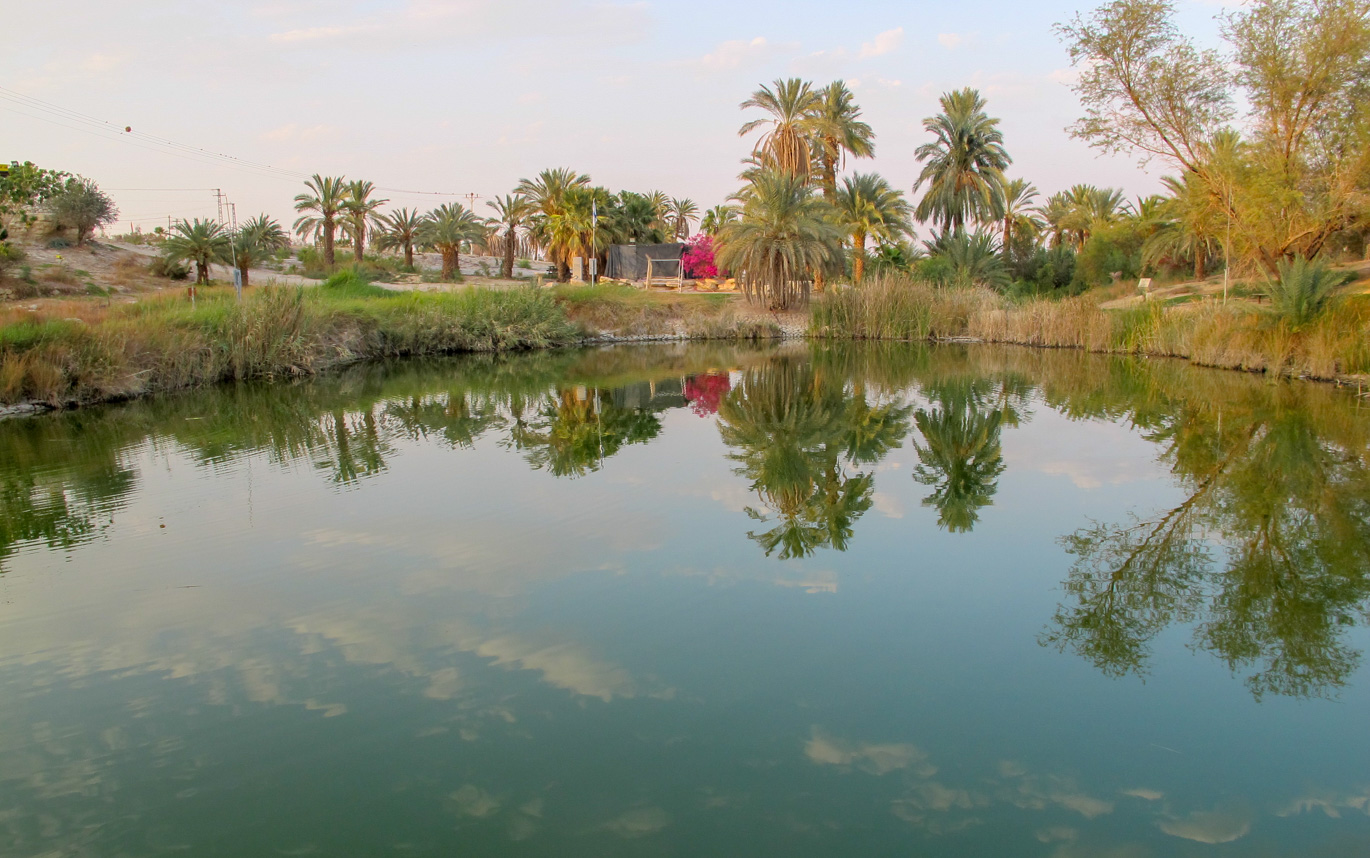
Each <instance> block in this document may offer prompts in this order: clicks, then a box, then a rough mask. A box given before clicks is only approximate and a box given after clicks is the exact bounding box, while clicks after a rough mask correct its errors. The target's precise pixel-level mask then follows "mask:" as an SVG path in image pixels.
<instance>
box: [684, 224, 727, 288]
mask: <svg viewBox="0 0 1370 858" xmlns="http://www.w3.org/2000/svg"><path fill="white" fill-rule="evenodd" d="M680 260H681V262H682V263H683V264H684V266H685V276H686V277H689V278H692V279H694V280H698V279H700V278H702V277H718V276H719V270H718V264H717V263H716V262H714V238H713V236H711V235H709V234H707V233H703V232H701V233H698V234H697V235H695V237H694V238H692V239H690V242H689V244H687V245H686V246H685V253H684V255H682V256H681V257H680Z"/></svg>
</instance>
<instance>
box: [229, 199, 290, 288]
mask: <svg viewBox="0 0 1370 858" xmlns="http://www.w3.org/2000/svg"><path fill="white" fill-rule="evenodd" d="M289 243H290V239H289V238H287V237H286V234H285V230H283V229H281V225H280V224H279V223H277V222H276V219H275V218H273V217H271V216H269V215H264V214H262V215H257V216H256V217H254V218H252V219H251V220H249V221H247V222H246V223H244V224H243V225H242V226H241V227H240V228H239V229H238V234H237V235H235V236H234V237H233V261H234V262H235V263H236V264H237V266H238V270H239V271H240V272H242V277H243V288H247V286H248V285H249V284H248V271H249V269H251V268H252V267H253V266H255V265H257V264H259V263H260V262H261V261H262V260H264V259H266V258H267V257H269V256H270V255H271V254H272V253H274V252H275V251H276V250H277V249H279V248H282V247H285V246H286V245H287V244H289Z"/></svg>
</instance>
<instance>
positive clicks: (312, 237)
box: [294, 173, 347, 268]
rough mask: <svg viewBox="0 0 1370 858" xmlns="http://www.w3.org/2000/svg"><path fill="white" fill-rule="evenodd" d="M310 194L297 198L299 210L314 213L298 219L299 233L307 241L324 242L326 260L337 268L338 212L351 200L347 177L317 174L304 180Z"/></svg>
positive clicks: (300, 195)
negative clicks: (335, 250)
mask: <svg viewBox="0 0 1370 858" xmlns="http://www.w3.org/2000/svg"><path fill="white" fill-rule="evenodd" d="M304 186H305V187H306V188H308V189H309V191H308V192H307V193H303V194H298V195H296V197H295V211H297V212H313V214H305V215H301V216H300V217H299V218H297V219H296V220H295V226H294V229H295V232H296V234H298V235H299V236H300V237H301V238H303V239H305V240H306V241H320V240H321V241H322V242H323V261H324V265H327V266H328V267H329V268H332V267H333V263H334V259H333V240H334V237H335V236H336V235H337V231H338V214H339V213H340V212H342V210H343V201H344V200H346V199H347V179H346V177H345V176H320V175H319V174H318V173H315V174H314V175H313V176H311V177H310V178H309V179H307V180H306V181H305V183H304Z"/></svg>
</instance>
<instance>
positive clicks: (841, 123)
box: [805, 80, 875, 205]
mask: <svg viewBox="0 0 1370 858" xmlns="http://www.w3.org/2000/svg"><path fill="white" fill-rule="evenodd" d="M805 125H806V131H807V133H808V135H809V138H810V140H812V141H813V142H812V149H813V155H814V160H815V161H816V162H817V164H816V166H817V168H818V183H819V184H820V185H821V186H822V187H823V196H824V197H825V198H827V200H828V202H829V203H831V204H833V205H836V204H837V171H838V169H840V168H841V167H842V166H843V163H844V162H845V160H846V158H847V156H848V155H850V156H851V157H853V158H872V157H874V156H875V132H874V131H872V130H871V127H870V126H869V125H867V124H866V123H865V122H862V121H861V108H860V107H858V106H857V104H856V98H855V96H853V95H852V92H851V90H850V89H848V88H847V84H846V83H845V82H843V81H840V80H836V81H833V82H832V83H830V84H828V85H827V86H825V87H823V88H822V89H821V90H819V91H818V98H817V100H816V101H815V103H814V104H813V105H812V106H811V107H810V109H809V115H808V118H807V120H806V121H805Z"/></svg>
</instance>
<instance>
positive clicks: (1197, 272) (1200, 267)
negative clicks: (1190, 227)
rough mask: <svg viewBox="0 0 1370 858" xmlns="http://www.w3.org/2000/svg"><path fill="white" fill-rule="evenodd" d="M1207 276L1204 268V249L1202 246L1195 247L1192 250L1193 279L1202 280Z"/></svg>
mask: <svg viewBox="0 0 1370 858" xmlns="http://www.w3.org/2000/svg"><path fill="white" fill-rule="evenodd" d="M1207 276H1208V272H1207V271H1205V270H1204V251H1203V248H1202V247H1200V248H1196V249H1195V251H1194V279H1195V280H1202V279H1204V278H1205V277H1207Z"/></svg>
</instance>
